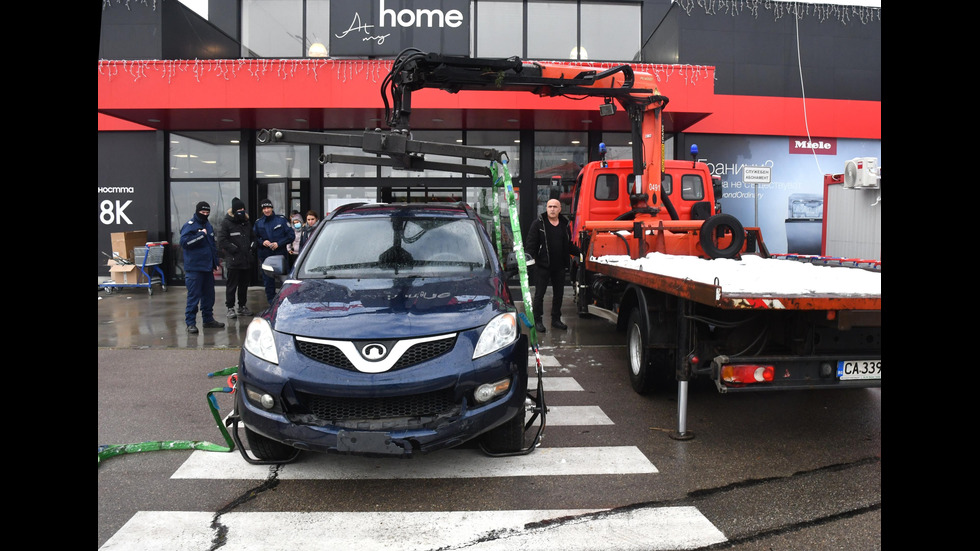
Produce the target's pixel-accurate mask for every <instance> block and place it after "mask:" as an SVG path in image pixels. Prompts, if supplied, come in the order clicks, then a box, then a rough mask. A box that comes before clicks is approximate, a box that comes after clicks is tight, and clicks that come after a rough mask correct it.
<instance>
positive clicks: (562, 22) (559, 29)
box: [527, 1, 622, 59]
mask: <svg viewBox="0 0 980 551" xmlns="http://www.w3.org/2000/svg"><path fill="white" fill-rule="evenodd" d="M621 24H622V22H620V23H619V24H618V25H616V26H615V27H612V28H615V29H616V36H618V35H619V29H618V28H619V26H621ZM577 28H578V3H577V2H575V1H551V2H528V4H527V57H528V58H529V59H569V58H571V57H572V50H573V49H574V48H575V47H576V46H577V44H576V40H577V35H578V33H577V32H575V29H577ZM609 28H610V27H606V28H605V29H604V30H605V31H606V32H607V33H608V32H609ZM606 40H609V38H608V34H607V38H606Z"/></svg>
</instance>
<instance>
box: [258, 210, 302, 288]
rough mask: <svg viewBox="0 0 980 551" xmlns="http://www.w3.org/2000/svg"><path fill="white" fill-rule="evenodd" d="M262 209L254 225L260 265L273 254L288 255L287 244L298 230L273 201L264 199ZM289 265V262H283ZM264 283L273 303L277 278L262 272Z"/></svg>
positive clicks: (294, 237)
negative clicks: (290, 224)
mask: <svg viewBox="0 0 980 551" xmlns="http://www.w3.org/2000/svg"><path fill="white" fill-rule="evenodd" d="M259 208H260V209H262V216H260V217H259V218H258V220H256V221H255V225H254V226H252V235H254V236H255V242H256V243H257V244H258V251H259V265H260V266H261V265H262V262H263V261H264V260H265V259H266V258H269V257H270V256H272V255H281V256H286V255H287V249H286V246H287V245H289V244H290V243H292V242H293V240H294V239H296V232H295V231H293V228H291V227H290V226H289V220H286V217H285V216H282V215H281V214H276V213H275V212H274V211H273V209H272V201H271V200H269V199H263V200H262V202H261V203H259ZM283 265H284V266H288V265H289V264H288V257H287V262H286V263H284V264H283ZM262 284H263V286H264V287H265V298H266V299H267V300H268V301H269V304H272V299H273V297H275V296H276V280H275V278H273V277H269V276H268V275H266V274H265V272H262Z"/></svg>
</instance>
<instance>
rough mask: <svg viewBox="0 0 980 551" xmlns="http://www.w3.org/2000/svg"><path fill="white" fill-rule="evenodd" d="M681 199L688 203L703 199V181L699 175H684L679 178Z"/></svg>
mask: <svg viewBox="0 0 980 551" xmlns="http://www.w3.org/2000/svg"><path fill="white" fill-rule="evenodd" d="M681 198H682V199H686V200H688V201H700V200H701V199H704V180H702V179H701V175H700V174H685V175H683V176H681Z"/></svg>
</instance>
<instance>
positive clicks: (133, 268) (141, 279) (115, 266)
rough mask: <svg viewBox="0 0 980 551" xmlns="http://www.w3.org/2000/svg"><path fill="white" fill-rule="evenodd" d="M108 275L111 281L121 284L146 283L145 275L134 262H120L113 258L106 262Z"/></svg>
mask: <svg viewBox="0 0 980 551" xmlns="http://www.w3.org/2000/svg"><path fill="white" fill-rule="evenodd" d="M108 264H109V276H110V277H111V278H112V282H113V283H120V284H123V285H146V276H145V275H143V272H142V271H140V269H139V266H137V265H135V264H120V263H118V262H115V261H113V260H110V261H109V262H108Z"/></svg>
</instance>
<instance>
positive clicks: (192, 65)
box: [99, 58, 711, 84]
mask: <svg viewBox="0 0 980 551" xmlns="http://www.w3.org/2000/svg"><path fill="white" fill-rule="evenodd" d="M540 61H544V60H540ZM391 63H392V62H391V60H383V59H324V58H316V59H312V58H311V59H252V58H249V59H193V60H191V59H168V60H159V59H142V60H139V59H137V60H125V59H121V60H113V59H100V60H99V75H100V76H103V77H108V79H109V81H112V80H114V79H116V78H120V77H129V78H132V79H133V81H134V82H136V81H139V80H141V79H148V78H160V79H164V80H166V81H167V83H168V84H170V83H172V82H173V81H174V80H175V79H176V78H178V77H179V76H181V75H189V76H190V77H192V78H193V79H194V80H195V81H197V82H201V80H202V79H204V78H207V77H209V76H210V77H213V78H219V79H222V80H233V79H236V78H239V77H244V78H251V79H255V80H256V81H258V80H261V79H263V78H277V79H281V80H288V79H290V78H297V77H300V76H304V77H309V76H311V75H312V76H313V80H314V81H316V82H319V74H320V72H321V71H335V72H336V78H337V81H339V82H347V81H348V80H351V81H353V80H354V79H355V78H360V79H364V80H368V81H370V82H373V83H380V82H381V81H382V80H384V78H385V77H386V76H387V75H388V72H389V71H390V70H391ZM549 63H558V64H569V65H574V66H576V67H583V66H584V67H593V68H595V69H596V70H598V71H602V70H604V69H609V68H611V67H617V66H619V65H622V64H621V63H599V62H587V61H583V62H575V61H568V60H558V61H549ZM629 65H630V66H632V67H633V69H634V70H636V71H641V72H645V73H650V74H651V75H653V77H654V78H655V79H656V81H657V82H658V83H660V82H670V80H671V79H672V78H673V79H678V78H679V79H683V81H684V83H685V84H695V83H697V82H698V81H699V80H701V79H703V78H709V77H710V74H711V68H710V67H708V66H705V65H688V64H678V65H666V64H656V63H630V64H629Z"/></svg>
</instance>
